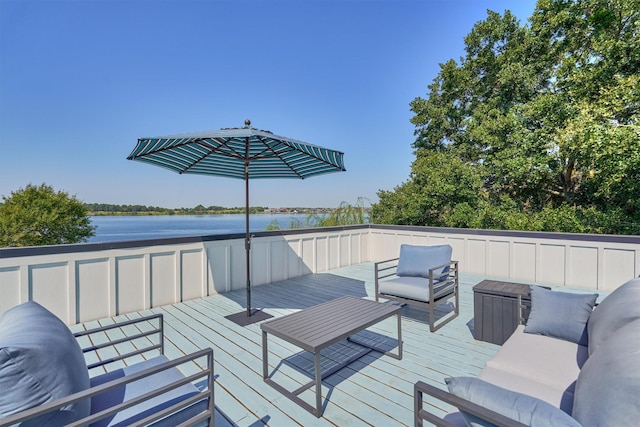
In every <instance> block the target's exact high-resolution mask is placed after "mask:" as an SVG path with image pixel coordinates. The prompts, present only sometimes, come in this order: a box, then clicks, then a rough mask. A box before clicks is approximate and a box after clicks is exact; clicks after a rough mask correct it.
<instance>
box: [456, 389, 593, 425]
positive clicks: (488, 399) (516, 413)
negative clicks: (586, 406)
mask: <svg viewBox="0 0 640 427" xmlns="http://www.w3.org/2000/svg"><path fill="white" fill-rule="evenodd" d="M445 382H446V383H447V387H448V388H449V392H450V393H451V394H454V395H456V396H458V397H461V398H463V399H465V400H468V401H470V402H472V403H475V404H477V405H480V406H482V407H484V408H487V409H489V410H491V411H493V412H497V413H499V414H501V415H504V416H505V417H508V418H511V419H512V420H516V421H518V422H520V423H523V424H526V425H528V426H532V427H542V426H544V427H546V426H557V427H561V426H567V427H580V424H579V423H578V422H577V421H576V420H574V419H573V418H571V417H570V416H569V415H568V414H567V413H565V412H563V411H562V410H560V409H558V408H556V407H555V406H552V405H551V404H549V403H547V402H544V401H542V400H540V399H536V398H535V397H531V396H527V395H526V394H522V393H516V392H515V391H511V390H507V389H505V388H502V387H498V386H497V385H494V384H491V383H488V382H486V381H482V380H480V379H478V378H472V377H457V378H445ZM460 412H461V414H462V416H463V417H464V419H465V421H466V423H467V425H468V426H470V427H493V426H494V424H492V423H490V422H488V421H485V420H483V419H481V418H479V417H476V416H474V415H471V414H469V413H467V412H464V411H460Z"/></svg>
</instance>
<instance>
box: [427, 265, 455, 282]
mask: <svg viewBox="0 0 640 427" xmlns="http://www.w3.org/2000/svg"><path fill="white" fill-rule="evenodd" d="M445 267H449V270H447V271H444V272H442V273H440V274H434V271H435V270H442V269H444V268H445ZM452 273H453V275H454V277H457V276H458V261H449V262H447V263H445V264H442V265H437V266H435V267H433V268H430V269H429V278H430V279H431V281H432V282H433V281H434V280H438V279H440V278H441V277H444V276H446V277H449V276H450V275H451V274H452Z"/></svg>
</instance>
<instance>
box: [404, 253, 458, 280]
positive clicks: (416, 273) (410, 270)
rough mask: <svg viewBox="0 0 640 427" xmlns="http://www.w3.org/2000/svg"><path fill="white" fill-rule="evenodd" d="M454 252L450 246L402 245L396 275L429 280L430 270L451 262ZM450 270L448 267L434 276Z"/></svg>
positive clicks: (435, 272)
mask: <svg viewBox="0 0 640 427" xmlns="http://www.w3.org/2000/svg"><path fill="white" fill-rule="evenodd" d="M452 251H453V249H452V248H451V246H450V245H436V246H415V245H401V246H400V259H399V260H398V268H397V270H396V274H397V275H398V276H410V277H425V278H427V279H428V278H429V270H430V269H432V268H434V267H437V266H440V265H444V264H448V263H450V262H451V253H452ZM448 270H449V266H448V265H447V266H445V267H443V268H442V269H440V270H438V271H434V275H435V274H440V273H444V272H446V271H448Z"/></svg>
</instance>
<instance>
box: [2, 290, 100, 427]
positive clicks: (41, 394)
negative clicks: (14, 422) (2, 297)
mask: <svg viewBox="0 0 640 427" xmlns="http://www.w3.org/2000/svg"><path fill="white" fill-rule="evenodd" d="M87 388H89V373H88V370H87V365H86V362H85V360H84V356H83V354H82V350H81V349H80V346H79V345H78V342H77V341H76V339H75V337H74V336H73V334H72V333H71V331H70V330H69V328H68V327H67V326H66V325H65V324H64V323H63V322H62V321H61V320H60V319H58V318H57V317H56V316H55V315H54V314H53V313H51V312H49V311H48V310H47V309H45V308H44V307H42V306H41V305H39V304H37V303H35V302H33V301H29V302H26V303H24V304H21V305H18V306H16V307H13V308H11V309H10V310H8V311H6V312H5V313H4V314H3V315H2V317H0V390H1V391H0V418H3V417H6V416H9V415H12V414H15V413H18V412H20V411H24V410H27V409H31V408H34V407H36V406H40V405H43V404H45V403H48V402H51V401H53V400H56V399H60V398H63V397H66V396H68V395H70V394H73V393H77V392H80V391H84V390H86V389H87ZM89 409H90V404H89V400H88V399H86V400H84V401H81V402H78V403H75V404H72V405H69V406H66V407H64V408H62V409H60V410H59V411H53V412H50V413H48V414H45V415H42V416H40V417H37V418H35V419H32V420H30V421H28V422H25V423H22V426H31V425H33V426H40V425H61V424H64V423H70V422H73V421H75V420H78V419H80V418H83V417H86V416H88V415H89Z"/></svg>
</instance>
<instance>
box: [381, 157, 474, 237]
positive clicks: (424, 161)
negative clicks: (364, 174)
mask: <svg viewBox="0 0 640 427" xmlns="http://www.w3.org/2000/svg"><path fill="white" fill-rule="evenodd" d="M481 169H482V168H481V167H480V166H476V167H474V166H470V165H469V164H467V163H465V162H463V161H462V160H461V159H460V158H458V157H457V156H455V155H453V154H450V153H446V152H433V151H429V150H419V153H418V156H417V159H416V160H415V161H414V162H413V164H412V165H411V173H410V177H409V180H407V181H406V182H404V183H403V184H401V185H399V186H397V187H396V188H395V189H394V191H384V190H380V191H378V198H379V202H378V203H376V204H374V205H373V206H372V207H371V220H372V222H374V223H378V224H400V225H434V226H448V225H450V224H449V223H448V221H447V219H446V218H448V217H449V216H451V215H453V210H454V208H455V206H456V205H461V206H468V207H469V209H471V210H473V209H475V207H477V206H478V205H479V204H480V201H481V199H482V198H483V197H484V196H483V193H482V191H481V189H482V175H481Z"/></svg>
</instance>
